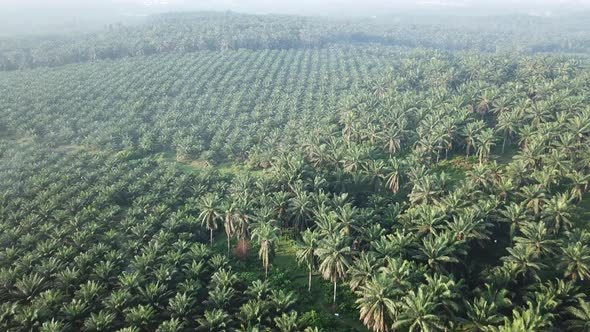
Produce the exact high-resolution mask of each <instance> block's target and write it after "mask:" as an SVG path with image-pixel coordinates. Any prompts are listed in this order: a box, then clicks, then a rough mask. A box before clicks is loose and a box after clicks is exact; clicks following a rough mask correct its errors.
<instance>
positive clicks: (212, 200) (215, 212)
mask: <svg viewBox="0 0 590 332" xmlns="http://www.w3.org/2000/svg"><path fill="white" fill-rule="evenodd" d="M197 206H198V208H199V210H200V211H201V213H200V214H199V220H200V222H201V225H203V227H205V228H207V229H208V230H209V242H210V244H211V245H213V231H214V230H216V229H217V227H218V224H217V222H218V221H219V218H220V217H221V210H220V208H219V197H218V196H217V195H216V194H213V193H209V194H207V195H205V196H203V197H201V198H200V199H199V201H198V203H197Z"/></svg>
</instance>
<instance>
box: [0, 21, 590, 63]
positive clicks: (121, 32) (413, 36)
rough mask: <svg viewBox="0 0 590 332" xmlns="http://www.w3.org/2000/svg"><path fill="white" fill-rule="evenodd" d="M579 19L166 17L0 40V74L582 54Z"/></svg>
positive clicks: (584, 40) (585, 41) (589, 43)
mask: <svg viewBox="0 0 590 332" xmlns="http://www.w3.org/2000/svg"><path fill="white" fill-rule="evenodd" d="M589 29H590V28H589V27H588V24H587V16H586V15H583V14H580V15H576V16H567V17H551V18H547V17H533V16H525V15H513V16H498V17H460V16H458V17H446V16H445V17H442V16H440V17H439V16H421V17H420V16H416V17H383V18H381V17H379V18H350V19H327V18H315V17H298V16H277V15H272V16H258V15H245V14H237V13H232V12H227V13H201V12H199V13H169V14H160V15H156V16H152V17H150V18H149V19H147V21H146V22H144V23H143V24H139V25H131V26H128V25H123V24H114V25H113V24H110V25H108V28H107V29H104V30H103V31H100V32H97V33H91V34H80V35H74V36H35V37H28V38H27V37H19V38H4V39H0V70H15V69H21V68H29V67H39V66H58V65H63V64H69V63H78V62H86V61H96V60H100V59H117V58H122V57H132V56H139V55H151V54H159V53H170V52H176V53H187V52H194V51H199V50H227V49H240V48H246V49H251V50H260V49H291V48H315V47H326V46H329V45H332V44H335V43H377V44H381V45H389V46H401V47H410V48H416V47H419V48H436V49H441V50H451V51H456V50H466V51H480V52H523V53H540V52H563V53H584V52H588V51H589V50H590V38H589V37H588V36H589V35H590V33H588V32H589V31H588V30H589Z"/></svg>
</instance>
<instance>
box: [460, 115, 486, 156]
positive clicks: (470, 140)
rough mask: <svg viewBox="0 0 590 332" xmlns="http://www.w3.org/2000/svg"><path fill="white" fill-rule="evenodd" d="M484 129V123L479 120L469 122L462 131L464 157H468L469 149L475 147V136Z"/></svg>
mask: <svg viewBox="0 0 590 332" xmlns="http://www.w3.org/2000/svg"><path fill="white" fill-rule="evenodd" d="M485 127H486V125H485V123H484V122H483V121H481V120H479V121H474V122H469V123H467V125H465V128H464V129H463V136H464V137H465V146H466V151H465V155H466V156H467V157H469V154H470V152H471V148H472V147H474V146H475V140H476V137H477V135H479V133H480V132H481V131H482V130H483V129H484V128H485Z"/></svg>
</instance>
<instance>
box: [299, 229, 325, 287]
mask: <svg viewBox="0 0 590 332" xmlns="http://www.w3.org/2000/svg"><path fill="white" fill-rule="evenodd" d="M301 240H302V243H301V244H300V245H299V246H298V248H297V255H296V259H297V263H299V264H300V265H305V266H306V267H307V271H308V273H309V274H308V282H307V290H308V291H309V292H311V275H312V273H313V270H314V269H315V267H316V258H315V252H316V250H317V248H318V242H319V234H318V233H317V232H316V231H311V230H309V229H307V230H305V232H303V233H301Z"/></svg>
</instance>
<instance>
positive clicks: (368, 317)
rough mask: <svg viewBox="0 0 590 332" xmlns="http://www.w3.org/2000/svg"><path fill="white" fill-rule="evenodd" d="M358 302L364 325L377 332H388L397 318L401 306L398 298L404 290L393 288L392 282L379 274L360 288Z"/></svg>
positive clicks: (384, 275)
mask: <svg viewBox="0 0 590 332" xmlns="http://www.w3.org/2000/svg"><path fill="white" fill-rule="evenodd" d="M356 293H357V294H358V295H359V296H360V297H359V298H358V299H357V300H356V303H357V305H358V308H359V310H360V319H361V320H362V321H363V324H365V326H367V327H368V328H370V329H372V330H373V331H375V332H386V331H388V326H390V324H391V322H392V321H393V319H394V318H395V317H396V315H397V313H398V310H399V308H398V307H399V305H398V303H399V302H398V301H397V297H399V296H401V295H402V294H403V293H402V290H401V289H399V288H397V287H392V285H391V280H390V279H389V278H388V276H387V275H386V274H384V273H379V274H377V275H376V276H374V277H373V278H371V279H369V280H367V282H366V283H365V284H364V285H362V286H361V287H360V289H359V290H358V291H357V292H356Z"/></svg>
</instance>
